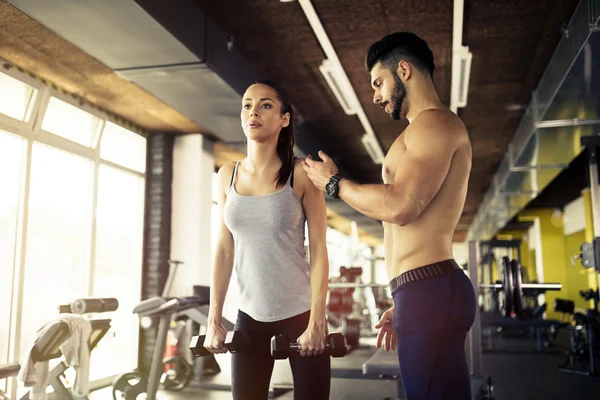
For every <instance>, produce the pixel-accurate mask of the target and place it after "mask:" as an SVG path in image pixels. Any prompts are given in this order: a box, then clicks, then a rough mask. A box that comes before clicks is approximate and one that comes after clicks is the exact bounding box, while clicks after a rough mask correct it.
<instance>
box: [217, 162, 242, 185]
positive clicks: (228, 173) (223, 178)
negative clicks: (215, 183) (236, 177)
mask: <svg viewBox="0 0 600 400" xmlns="http://www.w3.org/2000/svg"><path fill="white" fill-rule="evenodd" d="M240 161H241V160H240ZM237 163H238V161H231V162H228V163H226V164H223V165H222V166H221V168H219V171H218V172H217V175H218V177H219V182H221V184H222V186H223V187H227V186H229V181H230V180H231V178H232V177H233V171H234V170H235V165H236V164H237Z"/></svg>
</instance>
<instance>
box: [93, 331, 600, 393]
mask: <svg viewBox="0 0 600 400" xmlns="http://www.w3.org/2000/svg"><path fill="white" fill-rule="evenodd" d="M559 339H560V340H559V341H560V342H561V343H560V344H561V345H564V344H565V343H564V340H565V339H566V338H559ZM534 346H535V344H534V342H533V340H531V339H523V338H505V339H498V338H495V339H494V348H495V351H494V352H484V353H483V368H484V376H491V377H492V378H493V380H494V397H495V399H496V400H538V399H539V400H564V399H569V400H571V399H594V398H598V396H599V394H600V377H598V378H588V377H584V376H577V375H571V374H565V373H561V372H558V371H557V367H558V366H559V365H560V364H561V363H562V362H563V361H564V355H562V353H561V352H562V347H557V348H555V349H554V350H553V351H550V352H546V353H543V354H537V353H535V352H533V351H532V350H534ZM375 350H376V349H375V348H374V347H372V346H370V345H369V344H367V345H365V346H364V347H363V348H359V349H357V350H355V351H353V352H352V353H350V354H348V355H347V356H346V357H344V358H338V359H332V368H334V369H343V370H350V373H351V374H352V373H353V372H355V373H356V375H357V376H360V374H361V367H362V363H363V362H364V361H366V360H367V359H368V358H370V357H371V356H372V355H373V354H374V353H375ZM553 353H554V354H553ZM223 360H225V359H223ZM219 362H220V364H221V366H222V368H223V372H222V373H221V374H219V376H218V377H217V378H216V379H215V381H218V382H227V381H228V379H229V374H228V367H229V366H228V365H226V362H223V361H221V360H219ZM352 375H353V374H352ZM272 382H273V383H278V384H283V385H286V384H287V385H290V384H291V382H292V376H291V372H290V370H289V367H288V364H287V361H277V362H276V365H275V370H274V372H273V379H272ZM395 391H396V387H395V382H391V381H385V380H371V379H348V378H333V379H332V380H331V399H335V400H359V399H360V400H365V399H369V400H371V399H373V400H378V399H384V398H386V397H390V398H394V395H395ZM110 392H111V390H110V388H106V389H103V390H100V391H97V392H94V393H93V394H92V395H91V396H90V400H105V399H107V398H110V397H109V396H111V395H110ZM277 398H278V399H281V400H291V399H293V398H294V397H293V392H287V393H285V394H283V395H281V396H279V397H277ZM158 399H159V400H188V399H189V400H191V399H206V400H226V399H231V393H230V392H226V391H207V390H203V389H198V388H194V383H191V384H190V387H188V388H186V389H185V390H183V391H181V392H166V391H160V392H159V396H158Z"/></svg>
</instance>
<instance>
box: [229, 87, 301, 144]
mask: <svg viewBox="0 0 600 400" xmlns="http://www.w3.org/2000/svg"><path fill="white" fill-rule="evenodd" d="M241 117H242V128H243V129H244V133H245V134H246V137H247V138H248V140H256V141H264V140H269V139H271V138H273V137H275V138H278V136H279V132H280V131H281V129H282V128H285V127H286V126H288V125H289V123H290V114H289V113H285V114H284V115H281V103H280V101H279V100H278V98H277V92H276V91H275V89H273V88H271V87H269V86H266V85H261V84H255V85H252V86H250V87H249V88H248V89H247V90H246V93H244V96H243V98H242V112H241Z"/></svg>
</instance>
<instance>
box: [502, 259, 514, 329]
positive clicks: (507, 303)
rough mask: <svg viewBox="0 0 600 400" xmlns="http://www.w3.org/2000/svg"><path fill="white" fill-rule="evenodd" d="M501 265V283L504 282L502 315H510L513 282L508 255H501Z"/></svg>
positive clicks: (512, 303)
mask: <svg viewBox="0 0 600 400" xmlns="http://www.w3.org/2000/svg"><path fill="white" fill-rule="evenodd" d="M502 266H503V267H504V271H503V275H504V276H503V277H504V280H503V284H504V290H503V292H504V316H505V317H510V316H511V314H512V312H513V306H514V294H513V288H514V282H513V276H512V269H511V267H510V260H509V258H508V257H502Z"/></svg>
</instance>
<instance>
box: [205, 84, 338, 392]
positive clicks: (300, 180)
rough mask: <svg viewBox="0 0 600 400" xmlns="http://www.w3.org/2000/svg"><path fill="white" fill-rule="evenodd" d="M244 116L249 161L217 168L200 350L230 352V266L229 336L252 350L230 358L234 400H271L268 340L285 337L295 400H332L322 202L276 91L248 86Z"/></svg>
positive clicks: (288, 110) (289, 110)
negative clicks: (235, 291) (217, 225)
mask: <svg viewBox="0 0 600 400" xmlns="http://www.w3.org/2000/svg"><path fill="white" fill-rule="evenodd" d="M241 118H242V128H243V129H244V133H245V134H246V137H247V139H248V147H247V156H246V158H244V159H242V160H241V161H238V162H237V163H231V164H228V165H225V166H223V167H222V168H221V169H220V170H219V184H220V189H219V208H220V210H221V216H222V217H221V219H222V221H221V230H220V236H219V241H218V245H217V251H216V257H215V261H214V266H213V274H212V286H211V302H210V312H209V323H208V330H207V334H206V340H205V342H204V346H205V347H206V348H207V349H208V350H210V351H211V352H213V353H224V352H226V349H225V348H224V347H223V341H224V339H225V335H226V333H227V331H226V329H225V328H224V327H223V325H222V310H223V302H224V300H225V295H226V292H227V288H228V286H229V281H230V279H231V272H232V269H233V266H234V265H235V268H236V272H237V275H238V288H239V291H240V305H239V311H238V316H237V321H236V324H235V329H236V330H242V331H246V332H247V333H248V336H249V337H250V348H249V349H248V350H247V351H243V352H239V353H234V354H232V392H233V398H234V399H261V400H263V399H266V398H267V396H268V392H269V383H270V379H271V373H272V371H273V364H274V359H273V358H272V357H271V353H270V341H271V337H272V336H273V335H276V334H287V336H288V338H289V339H290V341H291V342H296V341H297V342H298V343H299V344H300V345H301V346H302V350H301V352H300V353H298V352H291V354H290V357H289V360H290V365H291V368H292V374H293V377H294V398H295V399H311V400H315V399H328V398H329V390H330V375H331V369H330V368H331V367H330V358H329V355H328V354H327V352H324V351H323V350H324V348H325V340H326V335H327V323H326V320H325V299H326V296H327V285H328V272H329V263H328V257H327V249H326V245H325V235H326V230H327V212H326V207H325V199H324V197H323V194H322V192H320V191H319V190H318V189H316V188H315V186H314V185H313V184H312V183H311V182H310V180H309V179H308V177H307V175H306V173H305V172H304V170H303V168H302V165H301V160H297V159H295V157H294V129H295V126H294V125H295V124H294V122H295V121H294V119H295V112H294V109H293V107H292V105H291V104H290V102H289V99H288V98H287V96H286V94H285V93H284V92H283V90H282V89H281V88H280V87H279V86H277V85H276V84H274V83H273V82H270V81H260V82H258V83H256V84H254V85H251V86H250V87H249V88H248V89H247V90H246V93H244V96H243V98H242V111H241ZM305 222H306V223H307V224H308V239H309V253H310V264H309V263H308V262H307V261H306V254H305V250H304V233H305V230H304V224H305Z"/></svg>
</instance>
